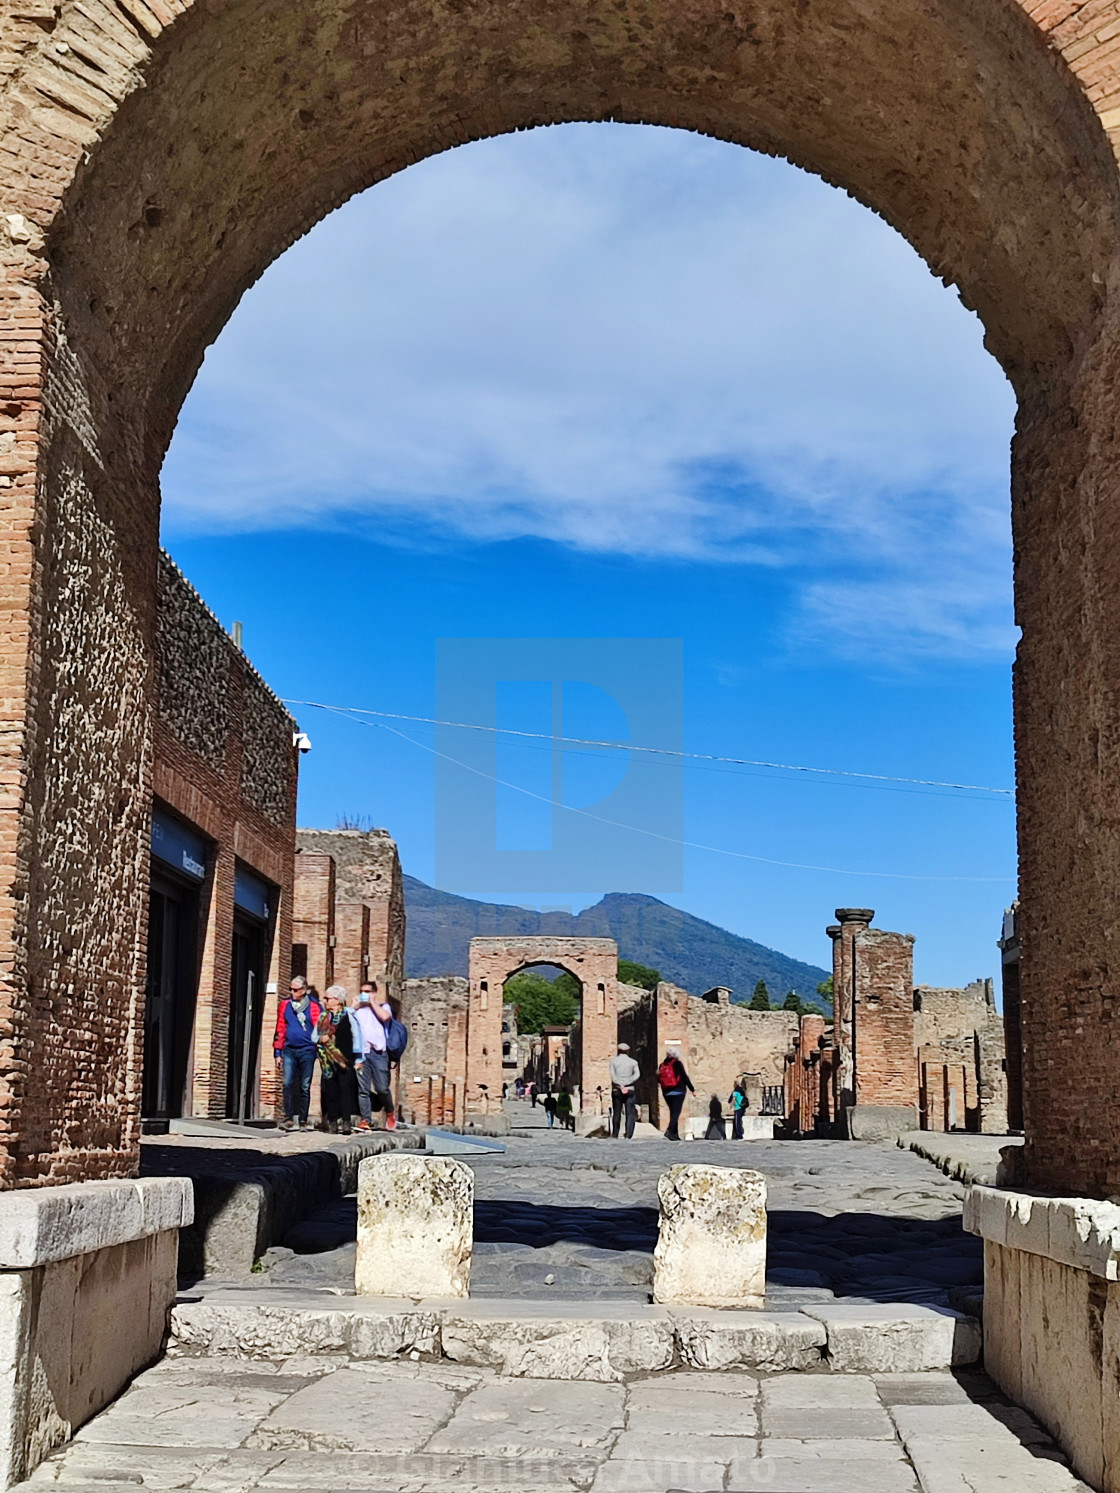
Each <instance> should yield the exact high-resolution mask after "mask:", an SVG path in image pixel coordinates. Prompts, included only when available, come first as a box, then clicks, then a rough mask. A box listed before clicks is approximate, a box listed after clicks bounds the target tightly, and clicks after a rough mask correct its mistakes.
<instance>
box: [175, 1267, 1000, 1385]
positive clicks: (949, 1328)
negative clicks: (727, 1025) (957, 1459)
mask: <svg viewBox="0 0 1120 1493" xmlns="http://www.w3.org/2000/svg"><path fill="white" fill-rule="evenodd" d="M168 1351H169V1352H173V1353H174V1352H188V1353H206V1354H211V1355H217V1356H227V1357H237V1358H250V1359H251V1358H262V1359H282V1358H290V1357H292V1356H294V1355H296V1354H320V1353H339V1354H345V1355H347V1356H348V1357H350V1358H355V1359H385V1358H397V1357H399V1356H401V1355H404V1356H406V1357H409V1358H413V1359H419V1358H425V1359H443V1360H447V1361H450V1362H453V1363H460V1364H469V1365H473V1366H476V1367H483V1368H493V1369H496V1370H497V1371H498V1372H499V1373H501V1374H505V1375H510V1376H513V1377H521V1378H528V1379H583V1380H592V1381H597V1382H601V1383H611V1382H620V1381H623V1380H625V1379H627V1378H629V1377H630V1376H632V1375H638V1374H650V1373H660V1372H664V1371H666V1370H669V1369H674V1368H682V1367H683V1368H693V1369H708V1370H715V1369H730V1368H738V1369H754V1370H758V1371H762V1372H767V1373H779V1372H788V1371H790V1370H796V1371H807V1372H812V1371H818V1372H820V1371H824V1372H832V1373H853V1374H869V1373H870V1374H885V1373H922V1372H926V1371H929V1370H938V1369H941V1370H944V1369H950V1368H956V1367H960V1366H963V1365H966V1364H970V1363H975V1362H976V1361H977V1360H978V1359H979V1357H980V1327H979V1324H978V1323H977V1321H976V1320H975V1318H972V1317H968V1316H965V1315H963V1314H962V1313H960V1312H953V1311H950V1310H948V1309H944V1310H937V1309H934V1308H931V1307H925V1306H912V1305H908V1304H898V1305H888V1306H878V1305H863V1304H859V1303H853V1304H844V1303H836V1304H833V1303H828V1304H823V1305H819V1306H818V1305H814V1306H811V1307H806V1308H805V1309H804V1310H802V1311H797V1312H764V1311H732V1310H716V1309H709V1308H702V1307H666V1306H653V1305H648V1306H647V1305H640V1304H634V1303H632V1302H625V1301H618V1302H611V1301H596V1302H591V1303H588V1302H583V1301H563V1300H559V1301H539V1300H537V1301H527V1300H520V1299H516V1300H515V1299H509V1300H500V1299H487V1300H474V1301H471V1300H421V1301H410V1300H405V1299H401V1300H390V1299H387V1298H384V1297H371V1296H352V1295H341V1294H338V1293H335V1292H330V1291H310V1290H304V1289H298V1288H292V1289H284V1288H275V1287H273V1288H268V1287H261V1288H256V1289H239V1288H237V1287H226V1288H222V1287H217V1288H210V1289H203V1290H200V1291H184V1292H182V1293H181V1294H180V1296H179V1299H178V1300H177V1302H176V1304H175V1306H174V1308H173V1310H172V1313H171V1344H170V1347H169V1350H168Z"/></svg>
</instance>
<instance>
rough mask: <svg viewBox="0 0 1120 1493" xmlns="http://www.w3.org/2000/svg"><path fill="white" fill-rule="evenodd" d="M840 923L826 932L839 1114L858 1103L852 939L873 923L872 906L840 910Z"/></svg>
mask: <svg viewBox="0 0 1120 1493" xmlns="http://www.w3.org/2000/svg"><path fill="white" fill-rule="evenodd" d="M836 916H837V917H838V918H839V919H840V921H839V923H833V924H831V925H830V926H829V927H828V928H827V929H826V932H827V933H828V936H829V938H831V939H832V1010H833V1025H834V1029H835V1039H834V1040H835V1042H836V1050H837V1070H836V1071H837V1079H836V1088H837V1093H836V1114H837V1118H839V1115H840V1113H841V1111H842V1110H845V1109H848V1108H849V1107H850V1106H851V1105H853V1104H854V1103H855V1102H856V1038H855V1014H854V1013H855V961H854V960H853V958H852V940H853V939H854V938H855V936H856V934H857V933H860V932H862V930H863V929H864V928H867V927H869V926H870V924H871V919H872V918H873V917H874V916H875V913H874V910H873V909H872V908H870V907H838V908H837V909H836Z"/></svg>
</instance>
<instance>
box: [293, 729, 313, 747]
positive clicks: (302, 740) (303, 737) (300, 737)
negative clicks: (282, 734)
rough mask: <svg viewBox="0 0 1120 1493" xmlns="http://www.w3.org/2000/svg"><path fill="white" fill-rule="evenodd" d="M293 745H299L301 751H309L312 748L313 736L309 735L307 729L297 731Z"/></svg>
mask: <svg viewBox="0 0 1120 1493" xmlns="http://www.w3.org/2000/svg"><path fill="white" fill-rule="evenodd" d="M292 745H293V746H294V747H297V748H298V749H299V750H300V751H301V752H309V751H310V750H311V737H310V736H308V734H307V732H306V731H297V732H296V733H295V735H294V736H293V737H292Z"/></svg>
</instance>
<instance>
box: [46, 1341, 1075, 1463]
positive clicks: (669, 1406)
mask: <svg viewBox="0 0 1120 1493" xmlns="http://www.w3.org/2000/svg"><path fill="white" fill-rule="evenodd" d="M364 1412H368V1414H366V1415H365V1418H364V1419H363V1418H362V1417H363V1413H364ZM759 1420H760V1421H761V1426H762V1430H763V1432H767V1431H769V1432H770V1434H763V1435H762V1436H761V1438H760V1437H759V1434H758V1431H759V1426H758V1422H759ZM355 1428H356V1429H355ZM363 1436H365V1437H366V1438H367V1440H366V1443H365V1444H364V1445H362V1444H360V1443H361V1441H362V1438H363ZM393 1447H399V1448H401V1449H400V1450H398V1451H394V1450H393ZM44 1484H55V1485H56V1486H58V1487H59V1489H60V1490H65V1493H94V1490H96V1493H115V1490H119V1493H125V1490H127V1493H135V1490H136V1489H137V1488H139V1489H156V1490H161V1493H162V1490H167V1493H170V1490H172V1489H189V1490H192V1493H270V1490H271V1493H502V1490H504V1489H510V1490H515V1489H516V1490H517V1493H623V1490H625V1493H642V1490H647V1493H670V1490H679V1493H755V1490H756V1489H757V1490H768V1493H849V1490H850V1493H1087V1490H1085V1488H1084V1485H1083V1484H1082V1483H1080V1482H1079V1481H1078V1480H1077V1479H1076V1478H1075V1477H1074V1476H1073V1474H1072V1473H1071V1472H1070V1471H1069V1468H1068V1467H1067V1466H1066V1465H1065V1464H1064V1462H1063V1460H1062V1459H1061V1457H1060V1454H1059V1453H1058V1451H1057V1449H1056V1448H1055V1447H1054V1445H1053V1443H1052V1442H1051V1441H1050V1439H1049V1438H1048V1437H1047V1436H1046V1434H1045V1432H1043V1431H1042V1430H1041V1429H1040V1428H1039V1427H1038V1426H1037V1425H1036V1424H1035V1423H1034V1422H1033V1421H1032V1420H1031V1418H1030V1417H1029V1416H1028V1415H1026V1414H1025V1412H1023V1411H1021V1410H1018V1409H1016V1408H1015V1407H1014V1406H1011V1405H1009V1404H1008V1403H1007V1402H1006V1400H1004V1399H1003V1398H1002V1397H1001V1396H1000V1395H999V1393H998V1391H997V1390H996V1389H995V1387H994V1386H993V1385H992V1384H991V1383H990V1381H987V1380H986V1379H984V1376H983V1375H982V1374H979V1373H976V1372H971V1373H970V1374H967V1375H963V1376H961V1378H960V1379H959V1380H958V1379H957V1378H954V1377H953V1376H951V1375H950V1374H948V1373H945V1372H941V1373H904V1374H886V1375H883V1376H882V1377H881V1378H880V1379H878V1380H876V1379H873V1378H871V1377H869V1376H867V1375H855V1374H845V1375H839V1374H835V1375H834V1374H831V1373H829V1372H828V1371H827V1370H823V1371H818V1372H817V1373H814V1374H805V1373H798V1374H793V1373H790V1374H780V1375H774V1376H762V1377H761V1378H760V1377H759V1376H758V1375H754V1374H747V1373H744V1372H741V1371H731V1372H723V1373H704V1372H700V1371H697V1370H683V1371H682V1370H669V1371H668V1372H664V1373H660V1374H657V1375H654V1376H652V1377H651V1376H648V1375H638V1376H636V1377H631V1378H629V1379H628V1380H627V1381H626V1382H618V1383H596V1382H583V1383H580V1382H573V1381H570V1380H544V1379H535V1380H534V1379H524V1378H508V1377H503V1376H501V1375H497V1374H495V1373H493V1372H492V1371H490V1370H488V1369H485V1368H474V1367H462V1366H459V1365H456V1364H452V1363H448V1362H446V1361H437V1362H427V1361H423V1360H421V1361H417V1362H411V1361H409V1360H408V1359H398V1360H395V1361H389V1362H369V1361H364V1360H355V1359H352V1358H348V1357H347V1356H345V1355H342V1354H328V1353H320V1354H301V1355H296V1356H291V1357H287V1358H280V1359H276V1360H272V1361H268V1360H259V1359H251V1360H244V1359H243V1360H236V1359H233V1358H223V1359H217V1360H215V1359H210V1358H207V1357H205V1356H190V1355H186V1354H183V1355H181V1356H179V1357H176V1358H171V1359H168V1360H165V1361H164V1362H163V1363H161V1364H159V1365H157V1366H156V1367H155V1368H154V1369H152V1370H150V1371H149V1372H148V1373H145V1374H142V1375H140V1376H139V1378H138V1379H137V1380H136V1381H135V1383H134V1384H133V1386H132V1387H131V1388H130V1389H129V1390H128V1391H126V1393H125V1394H124V1395H122V1397H121V1398H120V1400H119V1401H118V1402H117V1403H116V1404H115V1405H113V1406H111V1407H110V1408H109V1409H108V1410H106V1411H104V1412H102V1414H101V1415H99V1416H97V1417H96V1418H95V1419H94V1420H93V1421H91V1422H90V1423H89V1425H88V1426H87V1427H85V1428H84V1429H83V1431H82V1433H81V1434H80V1436H79V1437H78V1438H77V1439H76V1440H74V1441H72V1442H71V1443H70V1444H69V1445H68V1446H66V1447H63V1448H61V1449H60V1450H59V1451H58V1452H56V1453H54V1454H53V1455H52V1456H51V1457H49V1458H48V1459H47V1460H46V1461H45V1462H44V1463H43V1464H42V1465H41V1466H40V1467H39V1468H38V1469H37V1470H36V1472H35V1473H34V1475H33V1477H32V1479H31V1481H30V1482H28V1483H26V1484H24V1485H23V1487H24V1489H25V1490H26V1493H34V1489H35V1488H36V1487H41V1486H42V1485H44Z"/></svg>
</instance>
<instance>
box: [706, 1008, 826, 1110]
mask: <svg viewBox="0 0 1120 1493" xmlns="http://www.w3.org/2000/svg"><path fill="white" fill-rule="evenodd" d="M687 1016H688V1058H687V1060H686V1064H685V1066H686V1067H687V1068H688V1074H689V1077H690V1078H691V1079H692V1082H693V1083H694V1084H695V1085H696V1094H695V1096H694V1097H693V1098H692V1099H691V1100H690V1104H689V1111H688V1112H689V1113H691V1114H695V1115H701V1114H706V1113H707V1111H708V1101H709V1099H711V1097H712V1096H713V1095H715V1096H716V1098H718V1099H719V1100H720V1102H721V1103H722V1104H723V1105H724V1107H725V1108H726V1104H727V1097H728V1095H729V1094H730V1093H731V1090H732V1089H733V1088H734V1086H735V1080H736V1079H737V1078H738V1077H739V1075H740V1074H741V1073H750V1074H756V1075H757V1076H758V1084H757V1087H758V1088H760V1089H761V1088H762V1087H763V1086H766V1085H770V1084H781V1083H782V1082H783V1080H784V1077H785V1060H786V1054H787V1053H788V1051H789V1049H790V1046H791V1044H792V1043H793V1041H794V1039H795V1037H796V1036H797V1034H798V1026H799V1018H798V1017H797V1015H796V1013H794V1012H793V1011H750V1010H748V1009H747V1008H746V1007H745V1006H730V1005H728V1006H724V1005H715V1004H713V1003H711V1002H709V1001H705V1000H700V999H699V998H698V997H696V996H690V997H689V1001H688V1006H687ZM751 1103H752V1105H753V1104H754V1103H755V1101H754V1098H753V1097H752V1099H751Z"/></svg>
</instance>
